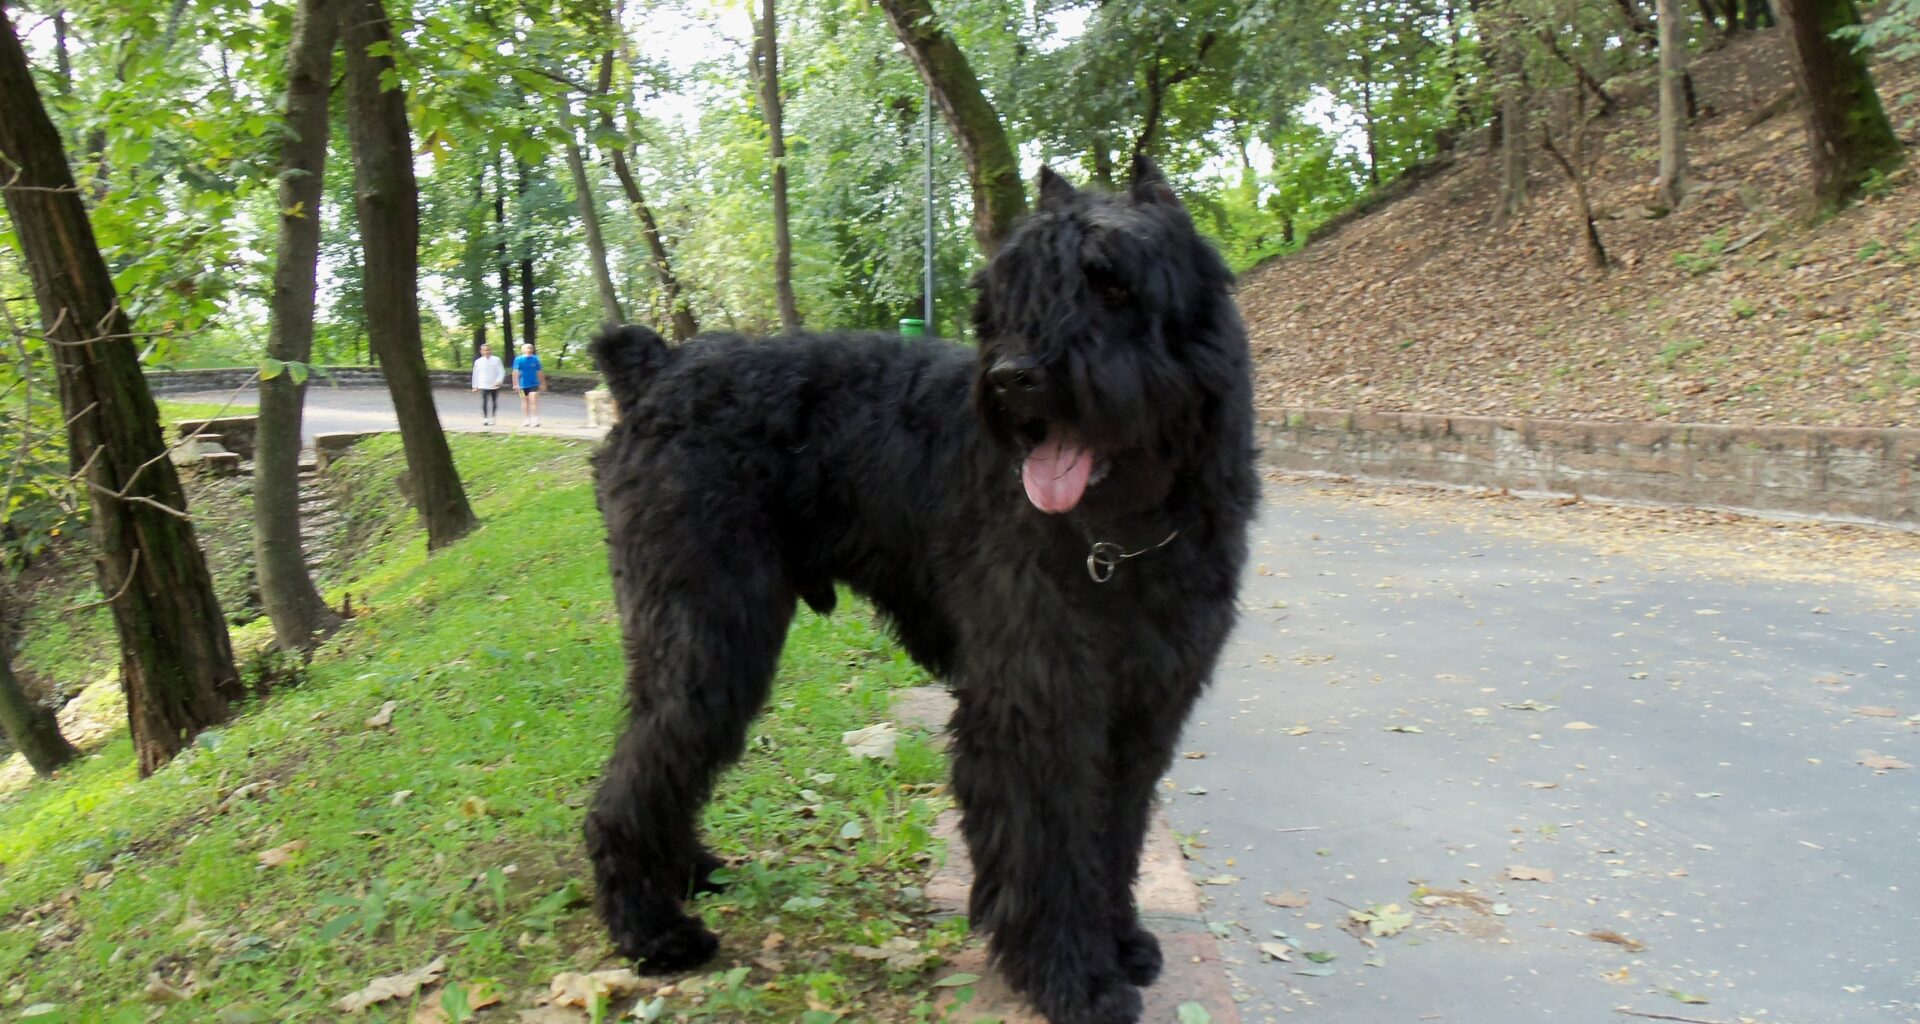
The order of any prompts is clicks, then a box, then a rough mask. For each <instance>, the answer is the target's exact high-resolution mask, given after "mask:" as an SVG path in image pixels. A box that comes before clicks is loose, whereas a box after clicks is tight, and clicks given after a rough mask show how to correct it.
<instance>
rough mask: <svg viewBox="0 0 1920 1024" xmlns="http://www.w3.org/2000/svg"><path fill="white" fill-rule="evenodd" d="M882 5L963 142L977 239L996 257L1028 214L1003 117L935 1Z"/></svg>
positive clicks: (890, 0)
mask: <svg viewBox="0 0 1920 1024" xmlns="http://www.w3.org/2000/svg"><path fill="white" fill-rule="evenodd" d="M879 4H880V9H881V10H882V11H884V12H885V13H886V15H887V22H888V24H890V25H892V26H893V31H894V34H895V35H897V36H899V37H900V41H901V42H903V43H905V44H906V47H907V56H908V57H909V58H911V59H912V61H913V66H914V67H915V68H917V69H918V70H919V72H920V78H921V80H922V81H924V82H926V84H927V87H928V88H929V89H931V90H933V98H934V102H935V103H938V104H939V105H940V112H941V114H942V115H944V116H945V117H946V119H947V127H949V128H950V129H952V130H953V135H954V139H955V140H956V141H957V142H958V143H959V144H960V155H961V157H962V158H963V159H964V160H965V161H966V164H967V179H968V181H969V182H970V183H971V184H972V187H973V235H974V238H975V239H977V240H978V241H979V243H980V250H981V251H982V252H984V253H986V254H987V255H989V256H991V255H993V252H994V250H995V249H998V248H999V247H1000V242H1001V241H1002V240H1003V239H1005V238H1006V236H1007V232H1009V231H1011V230H1012V229H1013V222H1014V221H1015V220H1017V219H1018V218H1019V217H1020V215H1021V214H1023V213H1025V212H1027V194H1026V190H1025V189H1024V188H1023V187H1022V186H1021V184H1020V161H1019V158H1018V157H1017V156H1015V154H1014V151H1013V146H1012V145H1010V144H1009V143H1008V142H1007V132H1006V129H1005V127H1003V126H1002V125H1001V123H1000V114H999V112H998V111H996V110H995V109H994V106H993V104H992V103H991V102H989V101H988V100H987V97H986V94H985V93H983V92H981V90H980V80H979V79H978V78H976V77H975V76H974V73H973V67H972V66H971V65H969V64H968V63H967V57H966V54H964V53H961V52H960V47H959V46H957V45H955V43H954V41H953V38H952V37H951V36H949V35H947V34H946V33H945V32H944V31H942V30H941V28H940V24H939V20H938V19H937V18H935V17H934V13H933V5H932V3H931V2H930V0H879Z"/></svg>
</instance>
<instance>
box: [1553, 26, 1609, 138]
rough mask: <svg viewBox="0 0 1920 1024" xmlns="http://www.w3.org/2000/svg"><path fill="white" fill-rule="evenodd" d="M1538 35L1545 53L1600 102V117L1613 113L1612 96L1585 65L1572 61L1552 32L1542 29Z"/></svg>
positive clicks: (1571, 57) (1571, 56) (1570, 55)
mask: <svg viewBox="0 0 1920 1024" xmlns="http://www.w3.org/2000/svg"><path fill="white" fill-rule="evenodd" d="M1538 35H1539V36H1540V41H1541V42H1542V43H1545V44H1546V45H1547V51H1548V52H1549V53H1552V54H1553V56H1554V57H1555V59H1557V60H1559V61H1560V63H1562V64H1565V65H1566V66H1567V67H1568V68H1570V69H1572V71H1573V75H1574V77H1575V78H1577V79H1579V80H1580V85H1581V87H1582V88H1584V89H1586V90H1587V91H1588V92H1590V93H1592V94H1593V98H1594V99H1597V100H1599V101H1600V116H1601V117H1605V116H1607V115H1608V114H1611V113H1613V108H1614V107H1615V106H1617V105H1618V104H1617V102H1616V101H1615V100H1614V98H1613V95H1612V94H1611V93H1609V92H1607V87H1606V86H1604V85H1601V84H1600V80H1599V79H1598V78H1595V77H1594V75H1593V72H1591V71H1588V70H1587V66H1586V65H1585V64H1582V63H1580V62H1579V61H1577V60H1574V59H1573V55H1572V54H1570V53H1568V52H1567V51H1566V48H1565V47H1562V46H1561V45H1560V40H1559V39H1558V38H1557V37H1555V36H1554V34H1553V30H1552V29H1547V28H1543V29H1541V30H1540V31H1539V32H1538Z"/></svg>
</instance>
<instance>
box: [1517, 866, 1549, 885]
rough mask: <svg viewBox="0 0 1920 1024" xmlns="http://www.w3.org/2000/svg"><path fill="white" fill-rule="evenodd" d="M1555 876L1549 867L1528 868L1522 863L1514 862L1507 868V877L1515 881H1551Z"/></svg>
mask: <svg viewBox="0 0 1920 1024" xmlns="http://www.w3.org/2000/svg"><path fill="white" fill-rule="evenodd" d="M1555 877H1556V876H1555V875H1554V873H1553V871H1552V870H1551V869H1549V868H1530V867H1527V866H1526V865H1524V864H1514V865H1511V866H1509V867H1508V868H1507V878H1509V879H1511V880H1512V881H1515V882H1551V881H1553V880H1554V878H1555Z"/></svg>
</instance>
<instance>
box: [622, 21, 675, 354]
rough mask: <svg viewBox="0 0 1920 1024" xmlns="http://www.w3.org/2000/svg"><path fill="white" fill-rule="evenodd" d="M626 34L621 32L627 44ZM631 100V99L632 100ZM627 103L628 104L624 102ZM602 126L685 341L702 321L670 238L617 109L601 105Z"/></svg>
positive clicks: (630, 120) (629, 93)
mask: <svg viewBox="0 0 1920 1024" xmlns="http://www.w3.org/2000/svg"><path fill="white" fill-rule="evenodd" d="M613 20H614V30H615V31H620V29H619V24H618V19H617V18H615V19H613ZM625 42H626V37H625V35H624V33H623V34H622V36H621V45H622V46H623V47H624V46H625ZM613 58H614V51H613V50H608V51H607V52H606V53H605V54H603V55H602V56H601V58H600V81H599V92H600V94H601V95H605V94H606V92H607V90H608V89H609V88H610V87H611V86H612V84H613ZM622 95H623V96H627V97H631V96H632V90H623V91H622ZM629 102H630V100H629ZM622 105H623V106H626V104H624V103H623V104H622ZM633 120H634V118H633V111H632V110H631V108H629V109H628V110H627V123H628V124H632V123H633ZM600 130H601V134H602V137H603V138H605V139H607V140H608V141H607V142H606V143H605V150H606V154H607V157H608V159H610V160H611V161H612V162H613V173H614V176H615V177H617V178H619V179H620V190H621V191H622V192H624V193H626V196H627V205H628V206H631V207H632V208H633V215H634V216H635V217H637V218H639V220H640V233H641V234H642V235H644V236H645V238H646V241H647V253H648V254H649V255H650V256H652V257H653V259H652V260H651V261H650V262H651V263H652V265H653V275H654V277H655V279H657V280H658V281H659V282H660V295H661V297H662V298H664V299H665V300H666V303H667V309H668V311H669V313H670V315H671V316H672V318H673V340H675V341H685V340H687V339H688V338H691V337H693V336H694V335H696V334H698V333H700V324H699V323H698V322H697V321H696V320H695V319H694V316H693V309H692V307H691V306H689V305H688V304H687V299H686V296H685V295H683V294H682V293H681V288H680V278H679V276H678V275H676V274H675V273H674V272H673V259H672V256H671V254H669V253H668V252H667V242H666V239H665V238H664V237H662V236H661V234H660V224H659V222H658V221H656V220H655V219H654V216H653V207H651V206H648V205H647V198H646V196H645V195H644V194H642V193H641V191H640V182H639V181H638V180H637V179H635V178H634V176H633V167H632V166H631V165H630V164H628V162H627V148H626V143H625V141H624V140H622V139H621V138H620V135H619V133H618V132H617V131H616V130H615V129H614V124H613V112H612V111H611V110H610V109H608V108H605V107H603V108H601V112H600Z"/></svg>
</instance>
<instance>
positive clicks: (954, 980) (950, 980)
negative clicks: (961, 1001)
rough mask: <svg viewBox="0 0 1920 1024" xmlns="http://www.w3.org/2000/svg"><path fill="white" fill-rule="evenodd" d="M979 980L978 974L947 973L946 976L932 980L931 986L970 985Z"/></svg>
mask: <svg viewBox="0 0 1920 1024" xmlns="http://www.w3.org/2000/svg"><path fill="white" fill-rule="evenodd" d="M979 980H980V976H979V975H978V974H966V973H960V974H949V975H947V976H946V977H944V978H941V979H940V980H939V981H936V982H934V983H933V987H934V988H959V987H960V986H962V985H971V984H973V983H974V982H976V981H979Z"/></svg>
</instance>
